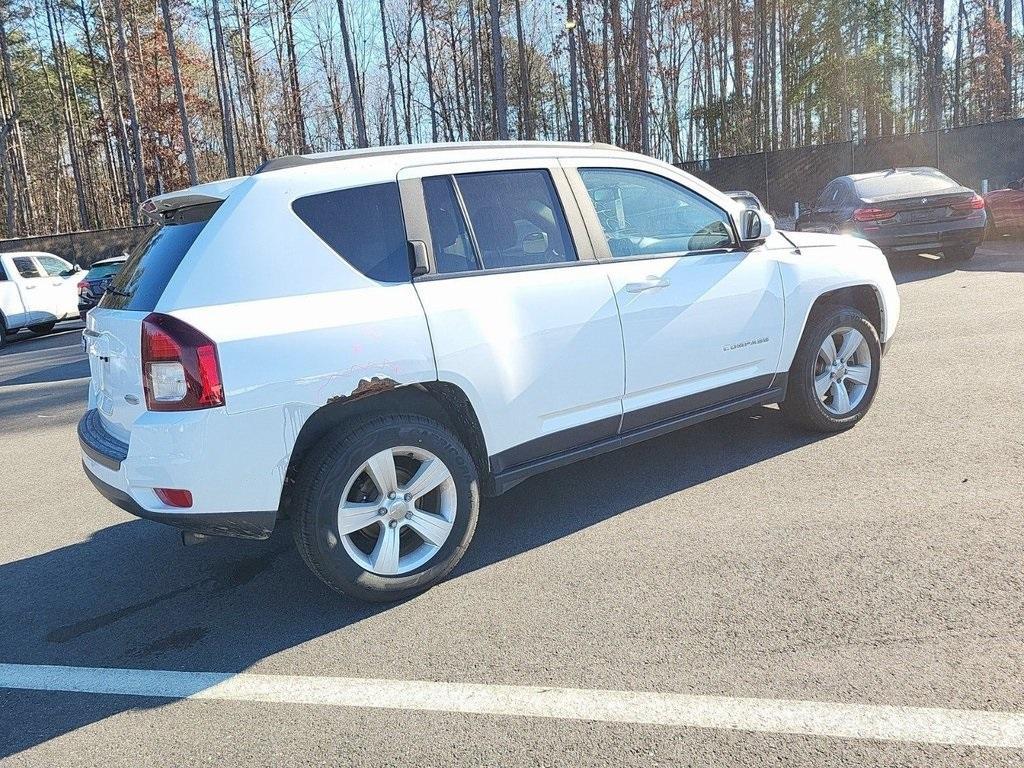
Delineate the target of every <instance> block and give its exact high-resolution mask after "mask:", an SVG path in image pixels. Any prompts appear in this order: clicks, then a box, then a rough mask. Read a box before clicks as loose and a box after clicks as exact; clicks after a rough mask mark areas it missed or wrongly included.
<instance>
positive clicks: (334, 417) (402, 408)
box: [279, 380, 492, 513]
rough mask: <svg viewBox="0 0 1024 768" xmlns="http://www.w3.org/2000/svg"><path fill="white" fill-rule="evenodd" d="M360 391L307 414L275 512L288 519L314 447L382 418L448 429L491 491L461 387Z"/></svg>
mask: <svg viewBox="0 0 1024 768" xmlns="http://www.w3.org/2000/svg"><path fill="white" fill-rule="evenodd" d="M362 390H363V391H360V390H357V391H356V392H353V394H352V395H350V396H348V397H344V398H342V397H338V398H333V399H332V400H331V401H329V402H328V403H326V404H325V405H323V406H321V407H320V408H318V409H317V410H315V411H314V412H313V413H312V414H310V416H309V418H307V419H306V421H305V422H304V423H303V425H302V428H301V429H300V430H299V434H298V435H297V436H296V439H295V443H294V445H293V446H292V452H291V457H290V458H289V461H288V469H287V470H286V472H285V480H284V487H283V488H282V491H281V502H280V507H279V510H280V511H281V512H283V513H287V510H288V507H289V504H290V491H291V489H292V488H293V487H294V485H295V479H296V477H297V474H298V471H299V467H300V466H301V465H302V460H303V459H304V458H305V456H306V454H307V453H308V452H309V450H310V449H311V448H312V447H313V446H314V445H316V444H317V442H319V441H320V440H321V439H322V438H323V437H324V436H325V435H327V434H328V433H330V432H333V431H335V430H337V429H340V428H343V427H344V426H345V425H346V424H352V423H354V422H355V421H357V420H361V419H363V418H365V417H369V416H374V415H380V414H385V413H403V414H415V415H420V416H426V417H428V418H431V419H434V420H436V421H438V422H440V423H442V424H444V425H445V426H447V427H448V428H449V429H451V430H452V431H453V432H454V433H455V434H456V436H457V437H458V438H459V439H460V440H461V441H462V443H463V445H465V447H466V450H468V451H469V453H470V456H471V457H472V459H473V463H474V464H475V465H476V469H477V473H478V475H479V477H480V479H481V483H482V489H483V490H484V491H485V492H486V491H489V490H490V489H491V487H492V482H491V472H490V461H489V458H488V453H487V445H486V441H485V439H484V434H483V430H482V428H481V426H480V420H479V418H478V417H477V415H476V411H475V410H474V408H473V405H472V403H471V402H470V400H469V398H468V397H467V396H466V393H465V392H464V391H463V390H462V389H461V388H460V387H458V386H457V385H455V384H452V383H450V382H445V381H428V382H422V383H417V384H407V385H399V384H396V383H395V382H393V381H390V380H386V381H382V380H374V382H373V383H372V384H371V385H370V386H367V387H365V388H362Z"/></svg>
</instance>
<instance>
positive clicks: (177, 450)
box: [78, 409, 277, 539]
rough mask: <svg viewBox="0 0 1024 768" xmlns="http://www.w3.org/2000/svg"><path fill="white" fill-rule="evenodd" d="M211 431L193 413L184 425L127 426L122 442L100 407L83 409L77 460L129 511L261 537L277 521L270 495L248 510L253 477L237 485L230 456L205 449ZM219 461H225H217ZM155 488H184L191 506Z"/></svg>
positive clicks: (209, 530)
mask: <svg viewBox="0 0 1024 768" xmlns="http://www.w3.org/2000/svg"><path fill="white" fill-rule="evenodd" d="M155 415H156V416H163V414H155ZM211 431H213V432H216V431H217V430H216V429H212V428H211V426H210V423H209V420H208V419H207V418H206V417H205V416H204V415H200V416H199V417H198V418H197V420H196V421H193V422H192V423H191V424H189V423H188V422H183V421H181V420H177V421H174V422H171V423H169V424H164V425H162V426H160V427H159V428H157V427H154V426H150V427H148V428H146V427H140V428H139V429H138V430H134V429H133V431H132V434H131V439H130V441H129V443H126V442H123V441H121V440H119V439H118V438H117V437H116V436H114V435H111V434H110V432H108V431H107V429H106V428H105V427H104V424H103V421H102V418H101V417H100V415H99V412H98V411H97V410H96V409H90V410H88V411H86V412H85V414H84V415H83V416H82V419H81V420H80V421H79V424H78V441H79V445H80V446H81V449H82V466H83V468H84V469H85V474H86V476H87V477H88V478H89V480H90V481H92V484H93V485H95V486H96V489H97V490H98V491H99V492H100V493H101V494H102V495H103V496H105V497H106V498H107V499H109V500H110V501H111V502H113V503H114V504H115V505H117V506H118V507H120V508H121V509H123V510H125V511H126V512H128V513H130V514H133V515H135V516H136V517H142V518H145V519H147V520H155V521H157V522H160V523H166V524H168V525H172V526H174V527H176V528H181V529H183V530H186V531H192V532H194V533H204V534H209V535H215V536H235V537H239V538H248V539H265V538H267V536H269V535H270V533H271V531H272V530H273V529H274V524H275V522H276V521H277V509H276V501H275V502H274V504H273V506H274V508H273V509H267V510H259V511H249V510H251V509H252V507H248V508H247V507H246V502H247V501H248V502H253V501H254V498H253V496H252V495H251V492H252V485H253V483H248V484H246V483H244V479H243V483H242V484H241V485H238V484H236V482H235V481H237V480H238V479H239V477H238V474H239V473H238V472H237V470H236V471H235V472H234V473H232V472H231V471H230V470H231V468H232V466H234V467H237V466H238V464H237V463H235V462H234V461H233V457H234V456H235V454H233V453H228V452H225V453H224V454H221V455H219V456H211V455H210V452H209V450H208V446H207V445H206V444H205V440H204V438H209V436H210V433H211ZM176 440H177V442H176ZM182 441H184V442H182ZM155 443H156V444H159V445H160V446H161V448H162V453H161V455H159V456H157V455H154V454H153V451H152V448H153V445H154V444H155ZM136 444H137V445H136ZM252 453H253V454H255V453H256V452H255V451H253V452H252ZM218 459H220V460H221V461H224V462H228V463H227V464H223V465H221V464H219V462H218ZM267 474H271V473H269V472H268V473H267ZM154 488H186V489H189V490H190V491H191V492H192V494H193V497H194V498H195V501H196V504H195V506H193V507H191V508H189V509H181V508H178V507H171V506H168V505H166V504H164V503H163V502H162V501H161V500H160V499H159V498H158V497H157V495H156V493H155V491H154ZM257 503H258V502H257ZM255 505H256V504H255V503H254V504H253V506H255ZM236 506H237V507H241V509H236ZM261 506H262V504H261ZM267 506H271V505H270V504H268V505H267Z"/></svg>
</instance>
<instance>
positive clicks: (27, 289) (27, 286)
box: [25, 285, 39, 291]
mask: <svg viewBox="0 0 1024 768" xmlns="http://www.w3.org/2000/svg"><path fill="white" fill-rule="evenodd" d="M38 287H39V286H37V285H26V286H25V290H26V291H34V290H35V289H36V288H38Z"/></svg>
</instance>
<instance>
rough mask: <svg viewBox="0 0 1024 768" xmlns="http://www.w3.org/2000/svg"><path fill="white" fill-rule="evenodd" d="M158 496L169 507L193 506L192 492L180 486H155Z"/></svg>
mask: <svg viewBox="0 0 1024 768" xmlns="http://www.w3.org/2000/svg"><path fill="white" fill-rule="evenodd" d="M153 491H154V493H156V497H157V498H158V499H160V501H162V502H163V503H164V504H166V505H167V506H168V507H183V508H184V507H191V506H192V493H191V491H185V490H182V489H180V488H154V489H153Z"/></svg>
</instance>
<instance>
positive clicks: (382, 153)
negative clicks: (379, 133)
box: [253, 141, 625, 174]
mask: <svg viewBox="0 0 1024 768" xmlns="http://www.w3.org/2000/svg"><path fill="white" fill-rule="evenodd" d="M581 146H582V147H592V148H595V149H613V150H616V151H620V152H621V151H625V150H623V149H622V148H621V147H616V146H615V145H614V144H604V143H602V142H578V141H462V142H441V143H437V144H396V145H391V146H386V147H373V148H370V149H345V150H341V151H340V152H329V153H328V152H325V153H323V154H320V155H283V156H281V157H273V158H270V159H269V160H265V161H264V162H263V163H261V164H260V165H259V166H258V167H257V168H256V170H254V171H253V173H254V174H257V173H269V172H270V171H281V170H284V169H286V168H301V167H303V166H306V165H319V164H320V163H334V162H337V161H339V160H351V159H357V158H358V159H364V158H365V159H369V158H374V157H386V156H388V155H400V154H408V155H412V154H419V153H421V152H438V151H449V150H457V151H462V150H472V149H487V148H488V147H493V148H500V147H522V148H527V147H581Z"/></svg>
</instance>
